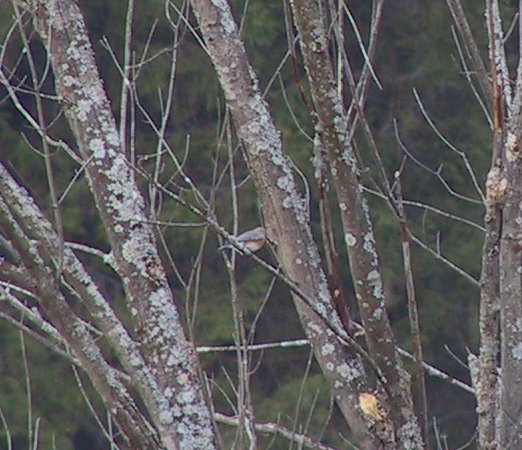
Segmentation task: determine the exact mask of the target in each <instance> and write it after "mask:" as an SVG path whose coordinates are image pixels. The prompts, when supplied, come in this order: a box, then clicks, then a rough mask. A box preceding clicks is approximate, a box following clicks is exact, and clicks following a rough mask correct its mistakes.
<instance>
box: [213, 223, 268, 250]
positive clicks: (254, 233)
mask: <svg viewBox="0 0 522 450" xmlns="http://www.w3.org/2000/svg"><path fill="white" fill-rule="evenodd" d="M265 241H266V234H265V229H264V228H263V227H257V228H254V229H253V230H248V231H245V232H244V233H242V234H240V235H239V236H238V237H236V242H237V243H238V244H242V245H244V246H245V248H246V249H248V250H250V251H251V252H257V251H258V250H259V249H260V248H261V247H263V245H265ZM226 248H234V247H233V246H232V244H225V245H222V246H221V247H219V248H218V250H224V249H226Z"/></svg>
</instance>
